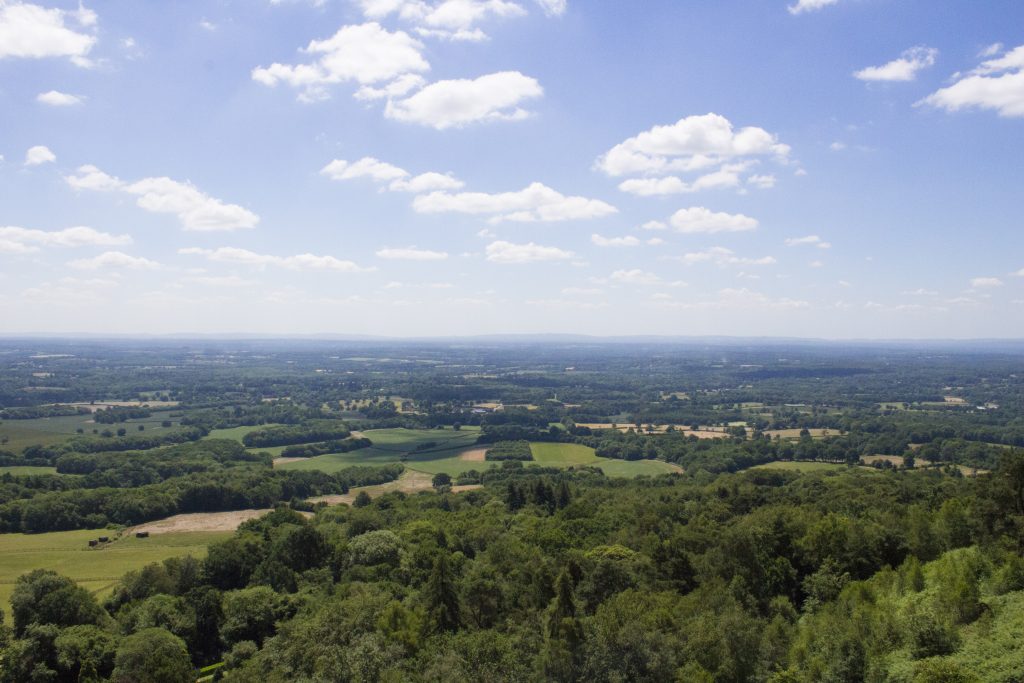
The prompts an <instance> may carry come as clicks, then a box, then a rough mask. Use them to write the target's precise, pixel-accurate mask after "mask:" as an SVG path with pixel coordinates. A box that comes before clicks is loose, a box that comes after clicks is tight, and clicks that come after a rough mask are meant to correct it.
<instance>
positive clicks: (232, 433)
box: [203, 424, 279, 451]
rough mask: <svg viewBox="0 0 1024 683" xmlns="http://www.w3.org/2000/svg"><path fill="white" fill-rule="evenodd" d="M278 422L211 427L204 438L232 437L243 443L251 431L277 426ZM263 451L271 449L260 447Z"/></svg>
mask: <svg viewBox="0 0 1024 683" xmlns="http://www.w3.org/2000/svg"><path fill="white" fill-rule="evenodd" d="M277 426H279V425H276V424H265V425H246V426H244V427H230V428H228V429H211V430H210V433H209V434H207V435H206V436H205V437H203V438H204V439H232V440H234V441H237V442H238V443H242V437H244V436H245V435H246V434H248V433H249V432H255V431H256V430H257V429H264V428H265V427H277ZM259 450H261V451H266V450H269V449H267V448H261V449H259Z"/></svg>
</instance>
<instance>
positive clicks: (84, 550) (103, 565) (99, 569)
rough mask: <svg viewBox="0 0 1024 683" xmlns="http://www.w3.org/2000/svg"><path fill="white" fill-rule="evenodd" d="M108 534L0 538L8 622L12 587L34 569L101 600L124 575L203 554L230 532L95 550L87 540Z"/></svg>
mask: <svg viewBox="0 0 1024 683" xmlns="http://www.w3.org/2000/svg"><path fill="white" fill-rule="evenodd" d="M112 533H113V532H111V531H110V530H107V529H95V530H84V531H54V532H50V533H45V534H0V607H2V608H3V610H4V612H5V613H7V615H8V616H7V618H8V619H9V618H10V609H9V601H10V597H11V593H12V592H13V591H14V582H15V581H16V580H17V578H18V577H19V576H21V575H22V574H24V573H26V572H30V571H32V570H33V569H53V570H54V571H57V572H60V573H61V574H64V575H65V576H68V577H70V578H72V579H74V580H75V581H77V582H78V583H79V584H80V585H82V586H84V587H85V588H86V589H88V590H89V591H91V592H92V593H94V594H95V595H96V596H97V597H99V598H102V597H105V596H106V595H107V594H109V592H110V591H111V589H112V588H113V586H114V584H115V583H116V582H117V581H118V579H120V578H121V576H122V575H124V573H125V572H128V571H131V570H133V569H139V568H141V567H144V566H145V565H147V564H149V563H151V562H160V561H163V560H165V559H167V558H169V557H180V556H184V555H194V556H196V557H201V556H204V555H205V554H206V547H207V546H208V545H209V544H210V543H213V542H215V541H220V540H223V539H225V538H228V537H229V536H230V535H231V532H189V533H172V534H161V535H159V536H150V537H149V538H135V537H134V536H131V537H122V538H120V539H118V540H116V541H113V542H112V543H108V544H106V545H104V546H103V547H100V548H90V547H89V540H90V539H94V538H97V537H98V536H106V535H111V536H112Z"/></svg>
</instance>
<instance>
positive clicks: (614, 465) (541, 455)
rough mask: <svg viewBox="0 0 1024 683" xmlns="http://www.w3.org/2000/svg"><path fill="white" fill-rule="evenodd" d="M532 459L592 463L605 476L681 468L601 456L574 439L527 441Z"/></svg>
mask: <svg viewBox="0 0 1024 683" xmlns="http://www.w3.org/2000/svg"><path fill="white" fill-rule="evenodd" d="M530 450H531V451H533V459H534V462H536V463H537V464H538V465H545V466H547V467H572V466H573V465H594V466H596V467H600V468H601V470H602V471H603V472H604V473H605V474H606V475H608V476H609V477H636V476H639V475H641V474H647V475H651V476H654V475H657V474H668V473H670V472H682V469H681V468H679V467H677V466H676V465H672V464H670V463H667V462H663V461H661V460H615V459H612V458H601V457H599V456H597V455H595V454H594V449H593V448H589V447H587V446H581V445H579V444H575V443H531V444H530Z"/></svg>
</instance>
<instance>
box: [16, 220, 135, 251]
mask: <svg viewBox="0 0 1024 683" xmlns="http://www.w3.org/2000/svg"><path fill="white" fill-rule="evenodd" d="M131 243H132V238H131V236H130V235H112V234H110V233H107V232H100V231H99V230H93V229H92V228H88V227H85V226H76V227H73V228H64V229H63V230H51V231H47V230H32V229H28V228H19V227H15V226H4V227H0V245H6V248H7V250H8V251H9V252H13V253H28V252H32V251H37V250H38V249H39V247H94V246H102V247H112V246H120V245H124V244H131ZM2 250H4V247H2V246H0V251H2Z"/></svg>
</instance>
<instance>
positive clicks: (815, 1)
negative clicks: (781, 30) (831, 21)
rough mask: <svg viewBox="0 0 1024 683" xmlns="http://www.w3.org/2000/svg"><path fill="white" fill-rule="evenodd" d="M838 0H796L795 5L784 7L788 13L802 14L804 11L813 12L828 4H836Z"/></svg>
mask: <svg viewBox="0 0 1024 683" xmlns="http://www.w3.org/2000/svg"><path fill="white" fill-rule="evenodd" d="M837 4H839V0H797V2H796V4H795V5H790V6H789V7H787V8H786V9H788V10H789V13H790V14H803V13H804V12H815V11H817V10H820V9H822V8H824V7H828V6H829V5H837Z"/></svg>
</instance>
